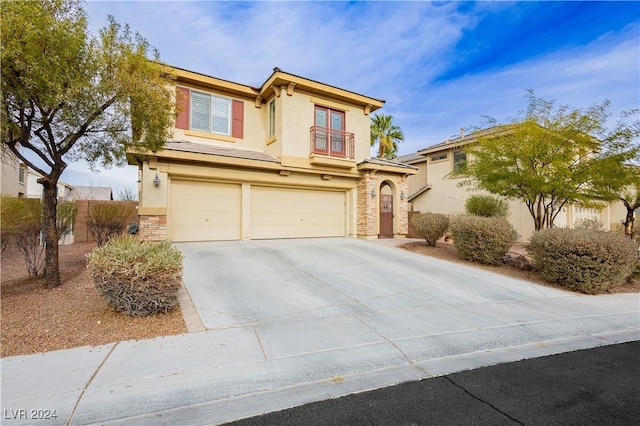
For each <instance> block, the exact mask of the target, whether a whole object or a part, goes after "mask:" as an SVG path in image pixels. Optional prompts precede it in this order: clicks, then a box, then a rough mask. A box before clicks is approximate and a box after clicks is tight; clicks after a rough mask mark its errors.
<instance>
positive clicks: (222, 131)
mask: <svg viewBox="0 0 640 426" xmlns="http://www.w3.org/2000/svg"><path fill="white" fill-rule="evenodd" d="M176 96H177V98H176V102H177V106H178V111H179V115H178V117H177V118H176V128H178V129H184V130H194V131H198V132H205V133H212V134H217V135H223V136H231V137H234V138H240V139H242V138H243V135H244V102H243V101H241V100H238V99H230V98H225V97H222V96H217V95H214V94H212V93H206V92H201V91H197V90H192V89H188V88H186V87H177V88H176Z"/></svg>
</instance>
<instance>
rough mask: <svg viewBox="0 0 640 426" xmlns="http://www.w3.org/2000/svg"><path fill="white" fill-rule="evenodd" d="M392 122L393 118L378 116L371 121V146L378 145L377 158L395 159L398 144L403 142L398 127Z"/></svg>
mask: <svg viewBox="0 0 640 426" xmlns="http://www.w3.org/2000/svg"><path fill="white" fill-rule="evenodd" d="M392 122H393V116H391V115H385V114H378V115H375V116H373V118H372V120H371V146H373V145H375V144H376V143H378V158H386V159H388V160H391V159H393V158H396V153H397V152H398V142H402V141H404V134H403V133H402V130H401V129H400V127H398V126H396V125H395V124H393V123H392Z"/></svg>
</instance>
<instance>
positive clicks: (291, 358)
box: [1, 239, 640, 425]
mask: <svg viewBox="0 0 640 426" xmlns="http://www.w3.org/2000/svg"><path fill="white" fill-rule="evenodd" d="M180 248H181V249H182V250H183V252H184V253H185V284H186V286H187V289H188V290H189V294H191V296H192V298H193V301H194V304H195V306H196V308H197V309H198V312H201V314H200V316H201V318H202V320H203V321H202V322H203V323H204V325H205V327H206V328H207V330H206V331H203V332H196V333H190V334H185V335H179V336H168V337H163V338H158V339H150V340H143V341H127V342H119V343H114V344H110V345H104V346H99V347H83V348H76V349H70V350H64V351H57V352H51V353H47V354H36V355H30V356H20V357H10V358H3V359H2V362H1V367H2V415H3V417H2V424H3V425H5V424H7V425H10V424H38V425H44V424H56V425H58V424H154V425H156V424H167V425H169V424H170V425H174V424H175V425H179V424H188V425H197V424H216V423H221V422H225V421H229V420H234V419H239V418H243V417H249V416H253V415H257V414H261V413H266V412H270V411H275V410H279V409H283V408H288V407H292V406H296V405H300V404H303V403H306V402H311V401H318V400H323V399H327V398H332V397H336V396H341V395H346V394H349V393H353V392H360V391H363V390H369V389H375V388H379V387H383V386H389V385H392V384H397V383H401V382H406V381H410V380H417V379H421V378H427V377H433V376H440V375H445V374H449V373H453V372H458V371H463V370H468V369H473V368H477V367H481V366H487V365H493V364H498V363H502V362H509V361H516V360H521V359H526V358H532V357H538V356H543V355H549V354H555V353H561V352H566V351H571V350H578V349H586V348H592V347H596V346H602V345H608V344H612V343H620V342H627V341H634V340H640V299H639V297H638V294H614V295H603V296H583V295H577V294H573V293H569V292H565V291H561V290H557V289H553V288H548V287H543V286H538V285H535V284H532V283H529V282H524V281H519V280H515V279H510V278H505V277H503V276H499V275H495V274H492V273H490V272H486V271H482V270H477V269H474V268H469V267H465V266H463V265H462V266H461V265H458V264H452V263H449V262H445V261H441V260H439V259H433V258H427V257H424V256H421V255H418V254H415V253H410V252H406V251H403V250H399V249H396V248H392V247H385V246H384V245H380V244H371V243H369V242H364V241H359V240H349V239H336V240H318V241H300V240H296V241H275V242H237V243H233V244H232V243H219V244H218V243H217V244H212V245H181V246H180ZM249 255H251V257H247V258H246V259H243V256H249ZM238 256H240V257H238ZM211 259H219V261H218V262H214V263H215V264H214V265H211V263H212V262H211ZM239 259H243V260H244V261H243V262H240V260H239ZM203 260H204V263H202V262H203ZM236 262H240V263H236ZM328 262H332V263H328ZM329 264H330V265H331V266H332V267H331V268H327V265H329ZM225 265H226V267H225ZM238 265H243V266H244V267H239V266H238ZM225 268H226V269H225ZM274 268H279V269H278V274H277V276H278V279H277V280H275V279H274V280H270V275H269V274H267V273H266V272H268V271H273V270H274ZM247 280H253V281H251V282H249V283H247V282H245V281H247ZM221 283H223V284H224V286H226V287H224V288H226V290H225V291H223V287H221ZM258 283H259V285H257V284H258ZM250 284H253V286H251V285H250ZM212 290H215V291H217V293H207V291H212ZM285 296H286V297H287V299H286V300H285V299H283V298H285ZM278 304H279V306H274V305H278ZM47 410H49V411H47ZM53 410H55V415H56V417H55V418H51V419H48V420H47V419H39V418H36V417H44V416H46V415H47V414H51V413H52V411H53Z"/></svg>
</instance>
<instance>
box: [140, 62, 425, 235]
mask: <svg viewBox="0 0 640 426" xmlns="http://www.w3.org/2000/svg"><path fill="white" fill-rule="evenodd" d="M175 71H176V73H177V79H176V83H175V84H176V102H177V103H178V104H179V106H180V108H179V111H180V115H179V116H178V118H177V120H176V123H175V129H174V130H173V138H172V139H171V140H169V141H167V142H166V144H165V146H164V148H163V150H161V151H159V152H148V153H146V154H145V155H139V154H134V153H132V152H130V153H129V154H128V161H129V164H133V165H137V166H138V167H139V200H140V201H139V211H138V213H139V215H140V232H141V235H142V236H143V237H144V238H147V239H156V240H157V239H170V240H172V241H215V240H250V239H266V238H297V237H340V236H349V237H360V238H367V239H370V238H378V237H379V236H383V237H396V238H400V237H403V236H404V235H405V234H406V233H407V230H408V222H407V197H406V195H407V194H408V190H407V186H406V185H407V177H408V176H410V175H412V174H414V173H415V168H414V167H412V166H409V165H405V164H399V163H397V162H392V161H386V160H380V159H372V158H370V149H371V147H370V130H369V125H370V114H371V113H372V112H373V111H375V110H377V109H379V108H381V107H382V105H383V103H384V101H382V100H379V99H375V98H372V97H369V96H364V95H361V94H358V93H354V92H351V91H348V90H344V89H340V88H337V87H333V86H330V85H328V84H324V83H320V82H317V81H313V80H310V79H307V78H304V77H299V76H296V75H293V74H289V73H286V72H284V71H281V70H280V69H278V68H276V69H274V71H273V73H272V74H271V75H270V76H269V77H268V78H267V80H266V81H265V82H264V84H262V85H261V86H260V87H250V86H247V85H243V84H239V83H233V82H230V81H225V80H222V79H219V78H215V77H211V76H207V75H203V74H199V73H196V72H192V71H187V70H183V69H178V68H175Z"/></svg>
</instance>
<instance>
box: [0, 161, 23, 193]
mask: <svg viewBox="0 0 640 426" xmlns="http://www.w3.org/2000/svg"><path fill="white" fill-rule="evenodd" d="M19 176H20V162H19V161H18V159H17V158H15V156H13V155H11V154H10V153H9V152H3V153H0V193H1V194H2V195H9V196H11V197H18V196H25V194H26V193H27V185H26V183H27V181H26V174H25V179H24V182H20V180H19Z"/></svg>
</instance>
